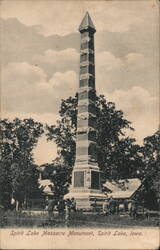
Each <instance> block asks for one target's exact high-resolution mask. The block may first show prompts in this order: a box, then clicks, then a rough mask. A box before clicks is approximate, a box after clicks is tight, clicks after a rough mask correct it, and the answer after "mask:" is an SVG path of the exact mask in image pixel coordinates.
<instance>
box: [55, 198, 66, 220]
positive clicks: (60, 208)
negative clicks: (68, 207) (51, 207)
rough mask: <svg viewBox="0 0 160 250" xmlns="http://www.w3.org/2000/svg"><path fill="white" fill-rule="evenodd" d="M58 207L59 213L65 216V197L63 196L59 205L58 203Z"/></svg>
mask: <svg viewBox="0 0 160 250" xmlns="http://www.w3.org/2000/svg"><path fill="white" fill-rule="evenodd" d="M57 209H58V214H59V216H60V217H63V216H64V210H65V201H64V200H63V198H62V197H61V198H60V200H59V202H58V205H57Z"/></svg>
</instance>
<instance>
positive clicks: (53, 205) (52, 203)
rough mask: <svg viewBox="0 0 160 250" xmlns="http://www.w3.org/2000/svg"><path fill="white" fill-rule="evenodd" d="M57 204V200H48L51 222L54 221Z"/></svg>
mask: <svg viewBox="0 0 160 250" xmlns="http://www.w3.org/2000/svg"><path fill="white" fill-rule="evenodd" d="M55 205H56V203H55V200H54V199H53V198H49V199H48V208H47V209H48V217H49V220H52V218H53V216H54V214H53V210H54V207H55Z"/></svg>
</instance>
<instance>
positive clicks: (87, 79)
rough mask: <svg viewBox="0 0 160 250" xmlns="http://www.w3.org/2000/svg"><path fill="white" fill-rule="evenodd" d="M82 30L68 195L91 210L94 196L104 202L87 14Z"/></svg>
mask: <svg viewBox="0 0 160 250" xmlns="http://www.w3.org/2000/svg"><path fill="white" fill-rule="evenodd" d="M79 32H80V34H81V48H80V80H79V91H78V116H77V137H76V161H75V165H74V168H73V173H72V185H71V186H70V192H69V193H68V194H67V195H65V198H72V197H74V198H75V199H76V204H77V208H79V209H86V210H89V209H91V208H92V204H93V202H94V200H95V199H96V200H97V204H98V203H99V204H100V203H102V201H103V200H104V198H105V195H104V194H103V193H102V192H101V185H100V171H99V167H98V164H97V143H96V130H97V124H96V107H95V60H94V33H95V32H96V29H95V27H94V25H93V22H92V20H91V18H90V16H89V14H88V12H87V13H86V15H85V17H84V18H83V20H82V22H81V24H80V27H79Z"/></svg>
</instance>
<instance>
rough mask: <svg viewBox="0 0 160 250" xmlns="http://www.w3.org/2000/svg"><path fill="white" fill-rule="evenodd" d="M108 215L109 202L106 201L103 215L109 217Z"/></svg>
mask: <svg viewBox="0 0 160 250" xmlns="http://www.w3.org/2000/svg"><path fill="white" fill-rule="evenodd" d="M108 213H109V202H108V200H107V199H106V200H105V201H104V203H103V214H104V215H108Z"/></svg>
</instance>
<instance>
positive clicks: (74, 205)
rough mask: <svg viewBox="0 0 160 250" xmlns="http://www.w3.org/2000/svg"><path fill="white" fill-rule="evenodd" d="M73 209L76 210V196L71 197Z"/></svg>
mask: <svg viewBox="0 0 160 250" xmlns="http://www.w3.org/2000/svg"><path fill="white" fill-rule="evenodd" d="M71 211H73V212H76V200H75V199H74V198H72V199H71Z"/></svg>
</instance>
